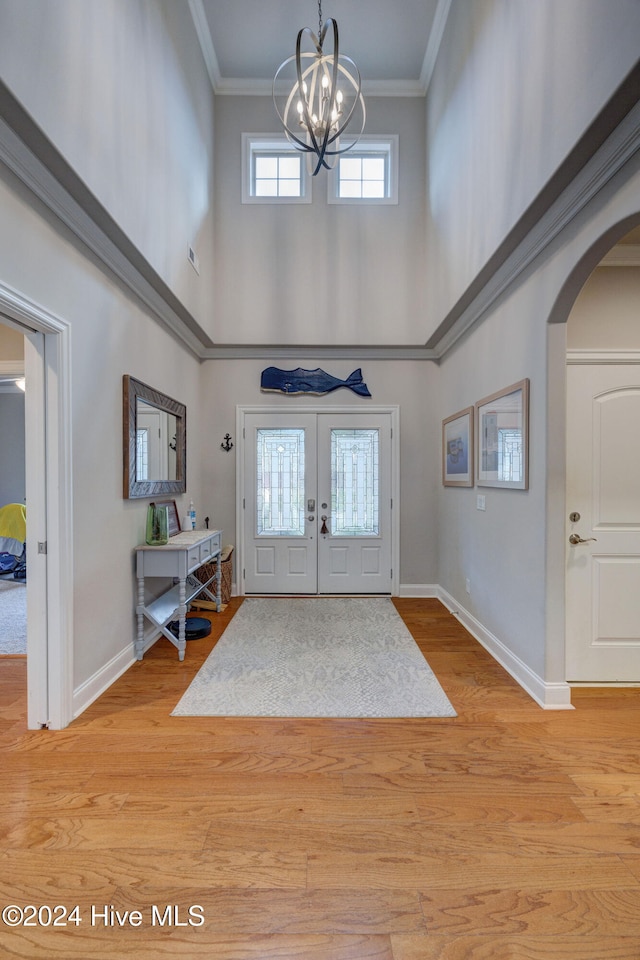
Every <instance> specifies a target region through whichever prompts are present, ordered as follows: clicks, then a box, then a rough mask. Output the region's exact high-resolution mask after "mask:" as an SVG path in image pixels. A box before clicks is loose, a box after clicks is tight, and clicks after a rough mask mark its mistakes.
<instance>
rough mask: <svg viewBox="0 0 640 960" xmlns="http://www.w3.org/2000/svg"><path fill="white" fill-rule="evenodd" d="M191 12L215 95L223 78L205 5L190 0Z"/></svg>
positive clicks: (198, 1) (196, 0)
mask: <svg viewBox="0 0 640 960" xmlns="http://www.w3.org/2000/svg"><path fill="white" fill-rule="evenodd" d="M189 12H190V13H191V19H192V20H193V25H194V27H195V28H196V35H197V37H198V43H199V44H200V49H201V50H202V56H203V58H204V62H205V65H206V68H207V73H208V74H209V80H210V81H211V86H212V87H213V91H214V93H215V92H216V88H217V87H218V86H219V84H220V82H221V79H222V77H221V76H220V67H219V65H218V57H217V54H216V51H215V47H214V46H213V40H212V39H211V31H210V30H209V21H208V20H207V15H206V13H205V12H204V4H203V3H202V0H189Z"/></svg>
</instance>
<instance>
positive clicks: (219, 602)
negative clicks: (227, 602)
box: [216, 554, 222, 613]
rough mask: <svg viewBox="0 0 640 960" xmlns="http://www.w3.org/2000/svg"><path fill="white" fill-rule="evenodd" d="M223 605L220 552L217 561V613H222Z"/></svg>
mask: <svg viewBox="0 0 640 960" xmlns="http://www.w3.org/2000/svg"><path fill="white" fill-rule="evenodd" d="M221 606H222V563H221V562H220V554H218V562H217V563H216V613H220V607H221Z"/></svg>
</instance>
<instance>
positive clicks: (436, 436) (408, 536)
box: [201, 359, 441, 586]
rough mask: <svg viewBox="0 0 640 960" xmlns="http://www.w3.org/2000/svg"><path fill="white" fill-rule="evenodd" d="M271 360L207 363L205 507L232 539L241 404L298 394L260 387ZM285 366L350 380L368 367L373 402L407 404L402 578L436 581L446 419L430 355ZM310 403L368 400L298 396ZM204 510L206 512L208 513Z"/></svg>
mask: <svg viewBox="0 0 640 960" xmlns="http://www.w3.org/2000/svg"><path fill="white" fill-rule="evenodd" d="M270 365H271V364H270V362H269V361H268V360H263V361H261V360H238V361H229V360H219V361H218V360H216V361H209V362H207V363H205V365H204V367H203V379H202V410H203V411H204V432H203V434H202V437H201V444H202V450H203V483H202V490H203V498H204V504H203V506H204V508H205V510H206V511H207V512H209V513H210V515H211V517H212V518H213V522H214V524H215V526H216V527H221V528H222V529H223V535H224V539H225V542H228V543H234V544H235V543H236V542H237V535H236V530H235V518H236V513H235V510H236V501H235V491H236V487H235V483H236V473H235V466H236V454H237V446H238V444H240V443H241V442H242V439H241V438H240V437H236V436H235V422H236V405H237V404H239V405H265V406H267V405H268V406H274V405H276V406H278V407H280V408H281V409H282V411H283V412H285V411H286V409H287V405H291V400H292V398H290V397H285V396H280V395H278V394H273V393H269V394H264V393H261V391H260V373H261V371H262V370H263V369H264V368H265V367H267V366H270ZM278 365H279V366H282V367H284V368H285V369H292V368H293V367H297V366H301V367H304V368H307V369H310V368H311V369H312V368H314V367H317V366H322V367H323V369H325V370H327V371H329V372H330V373H331V374H333V375H334V376H336V377H339V378H341V379H346V377H348V376H349V374H350V373H352V371H353V370H354V369H355V368H356V367H358V366H362V373H363V377H364V380H365V382H366V383H367V385H368V387H369V390H370V392H371V395H372V397H371V403H372V404H380V405H383V406H384V405H386V404H394V405H396V404H397V405H398V406H399V408H400V476H401V479H400V521H399V522H400V581H401V583H402V584H405V585H415V584H418V585H422V586H423V585H429V584H431V585H432V584H434V583H435V582H436V579H435V578H436V575H437V528H438V525H437V499H436V498H437V490H438V481H439V477H440V469H441V468H440V425H439V421H438V380H439V371H438V368H437V366H436V365H435V364H433V363H430V362H424V361H398V362H396V361H386V360H385V361H380V360H376V361H372V360H366V361H364V362H362V363H360V362H359V361H353V360H335V359H332V360H327V361H322V360H317V359H315V360H304V359H300V360H298V359H296V360H295V361H294V362H289V361H279V362H278ZM293 400H294V402H296V404H300V403H305V402H307V403H308V404H309V406H314V407H316V406H317V407H318V408H321V407H322V406H323V405H325V406H330V405H332V404H335V405H344V406H347V405H348V406H354V407H356V408H357V409H358V410H361V411H363V412H366V409H367V402H368V401H365V400H362V399H361V398H359V397H357V396H356V395H355V394H353V393H352V392H351V391H349V390H338V391H335V392H334V393H332V394H329V395H327V396H326V397H295V398H293ZM227 432H229V433H231V434H232V435H233V436H234V443H235V444H236V449H234V450H232V451H231V453H225V452H224V451H223V450H221V449H220V443H221V441H222V438H223V436H224V434H225V433H227ZM203 516H204V514H203Z"/></svg>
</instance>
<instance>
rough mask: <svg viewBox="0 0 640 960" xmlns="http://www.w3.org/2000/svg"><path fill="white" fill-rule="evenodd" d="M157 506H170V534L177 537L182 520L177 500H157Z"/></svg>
mask: <svg viewBox="0 0 640 960" xmlns="http://www.w3.org/2000/svg"><path fill="white" fill-rule="evenodd" d="M156 506H157V507H168V508H169V510H168V513H169V536H170V537H175V535H176V533H180V520H179V519H178V508H177V506H176V502H175V500H156Z"/></svg>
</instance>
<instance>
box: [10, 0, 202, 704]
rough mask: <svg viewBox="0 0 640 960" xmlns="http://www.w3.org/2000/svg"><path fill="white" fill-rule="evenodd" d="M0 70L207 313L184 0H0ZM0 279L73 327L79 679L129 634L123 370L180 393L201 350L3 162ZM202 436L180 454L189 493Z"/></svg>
mask: <svg viewBox="0 0 640 960" xmlns="http://www.w3.org/2000/svg"><path fill="white" fill-rule="evenodd" d="M0 23H1V24H2V29H0V64H1V68H0V69H1V72H2V77H3V80H4V81H5V82H6V83H7V84H8V85H9V87H10V88H11V89H12V91H13V92H14V93H15V95H16V96H17V97H18V99H19V100H20V101H21V102H22V103H23V104H24V106H25V107H26V109H27V110H28V111H29V112H30V113H31V114H32V116H33V117H34V118H35V120H36V121H37V122H38V123H39V124H40V125H41V126H42V128H43V129H44V131H45V133H46V134H47V135H48V136H49V137H50V138H51V140H52V141H53V142H54V143H55V145H56V146H57V147H58V149H59V150H60V151H61V152H62V154H63V155H64V156H65V158H66V159H67V160H68V161H69V163H71V164H72V166H73V167H74V168H75V170H76V171H77V172H78V174H79V175H80V176H81V177H82V179H83V180H84V181H85V182H86V184H87V185H88V186H89V187H90V189H91V190H92V191H93V192H94V193H95V195H96V196H97V197H98V199H99V200H100V201H101V203H102V204H103V205H104V206H105V207H106V208H107V210H108V211H109V213H110V214H111V215H112V216H113V217H114V218H115V220H116V221H117V222H118V223H119V225H120V226H121V227H122V229H123V230H125V232H126V233H127V235H128V236H129V238H130V239H131V240H133V241H134V243H135V244H136V245H137V246H138V248H139V249H140V250H141V251H142V253H143V254H144V256H145V257H146V258H147V259H148V260H149V262H150V263H151V264H152V265H153V266H154V267H155V269H156V270H157V271H158V273H159V274H160V275H161V277H162V278H163V279H164V280H165V282H167V283H168V284H169V285H170V287H171V288H172V290H173V291H174V292H175V293H176V294H177V295H178V296H179V297H180V298H181V299H182V300H183V302H184V303H185V304H186V305H187V306H188V308H189V309H190V310H192V311H193V313H194V314H195V315H196V316H197V318H198V319H199V320H200V321H201V322H203V323H204V324H206V321H207V318H208V317H209V315H210V311H209V304H210V301H211V283H212V279H211V274H210V272H208V271H207V270H206V269H205V270H203V271H202V273H201V276H200V277H199V278H198V277H197V275H196V274H195V273H194V271H193V270H192V268H191V266H190V265H189V264H188V263H187V245H188V243H189V242H195V243H196V247H197V249H198V253H199V254H200V257H201V261H204V263H205V265H206V264H207V263H209V262H210V261H211V257H212V246H213V244H212V237H213V202H212V196H211V193H212V190H211V184H212V177H213V163H212V154H213V101H214V98H213V94H212V91H211V87H210V84H209V79H208V76H207V73H206V69H205V67H204V63H203V61H202V55H201V51H200V47H199V44H198V41H197V37H196V34H195V29H194V27H193V23H192V21H191V17H190V14H189V9H188V5H187V4H176V3H172V2H164V0H158V2H155V0H126V2H124V0H110V2H108V3H102V2H100V3H85V2H77V0H58V2H56V3H41V2H39V0H19V2H15V0H0ZM0 209H1V210H2V216H1V217H0V281H2V282H3V283H4V284H6V285H7V286H9V287H12V288H13V289H15V290H18V291H20V293H21V294H23V295H24V296H25V297H27V298H29V299H31V300H33V301H35V302H36V303H39V304H42V305H43V306H44V307H45V308H46V309H47V310H48V311H49V312H51V313H53V314H55V315H57V316H60V317H61V318H63V319H64V320H65V321H66V322H67V323H69V324H70V325H71V331H72V332H71V337H70V342H71V384H70V396H71V402H72V411H71V415H72V430H73V437H72V449H73V476H72V483H73V567H74V588H75V589H74V609H73V628H74V638H75V647H74V655H73V659H74V686H75V689H76V690H77V689H78V688H79V687H80V686H81V685H82V684H83V683H85V682H86V681H88V680H89V679H90V678H92V677H93V676H94V675H95V674H96V673H97V672H98V671H99V670H100V669H101V668H104V667H105V666H106V665H107V664H109V663H110V661H112V660H113V659H114V658H115V657H117V656H118V654H120V653H121V652H122V651H123V650H127V648H129V649H130V647H131V644H132V641H133V638H134V635H135V615H134V603H135V590H134V586H135V580H134V576H133V548H134V546H135V545H136V544H138V543H140V542H142V541H143V540H144V529H145V518H146V508H147V503H148V501H147V500H139V501H127V500H124V499H123V497H122V470H123V467H122V464H123V458H122V376H123V374H124V373H129V374H132V375H133V376H135V377H136V378H138V379H140V380H142V381H143V382H145V383H148V384H150V385H151V386H154V387H156V388H157V389H159V390H161V391H163V392H164V393H167V394H168V395H169V396H171V397H174V398H175V399H177V400H180V401H181V402H183V403H185V404H186V406H187V429H188V436H189V437H191V438H197V437H198V436H199V435H200V433H201V429H200V406H199V403H198V393H199V372H200V366H199V362H198V360H197V359H196V358H195V357H194V356H192V355H191V353H189V352H187V351H186V350H185V349H184V348H183V347H181V346H180V344H179V343H177V342H176V340H175V339H174V338H173V337H172V336H171V335H170V334H168V333H167V332H166V331H165V330H164V328H163V327H161V326H160V325H159V323H158V322H157V318H155V317H154V316H153V315H152V314H151V313H150V311H149V310H148V309H147V308H146V307H144V306H143V304H142V303H141V302H140V301H138V299H137V298H136V297H135V295H134V294H133V293H131V291H129V290H128V289H125V288H124V287H123V286H122V285H121V284H120V283H119V282H118V281H116V280H115V278H114V277H113V275H112V274H111V273H110V272H109V271H108V270H107V269H106V268H105V267H104V266H102V265H101V264H100V263H98V261H97V260H96V258H95V257H94V256H93V255H92V254H91V253H90V252H89V251H88V250H87V249H86V248H85V247H84V246H83V245H82V244H81V243H80V242H79V241H78V240H77V239H76V238H75V237H74V236H72V235H71V233H70V232H69V231H68V230H67V229H66V228H65V227H63V226H62V224H61V223H60V221H58V220H57V219H56V217H54V216H53V215H52V214H51V213H49V212H48V210H46V209H45V208H44V207H43V205H42V204H41V203H40V202H39V201H37V200H35V199H34V197H33V195H32V194H31V193H30V192H29V191H28V190H27V189H26V188H25V187H24V186H23V185H22V184H21V183H20V182H19V181H18V180H17V179H16V178H15V177H14V176H13V175H12V174H11V173H9V172H8V171H7V170H6V169H5V168H4V167H2V166H0ZM201 474H202V472H201V448H200V445H199V444H198V443H197V442H194V439H192V440H191V442H189V445H188V454H187V480H188V485H189V488H188V491H187V494H186V496H185V497H184V498H180V500H179V503H178V508H179V513H180V515H182V514H183V513H184V512H185V507H186V505H187V504H188V501H189V497H190V496H193V498H194V500H195V501H196V502H198V501H199V500H200V499H201V498H200V483H201Z"/></svg>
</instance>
